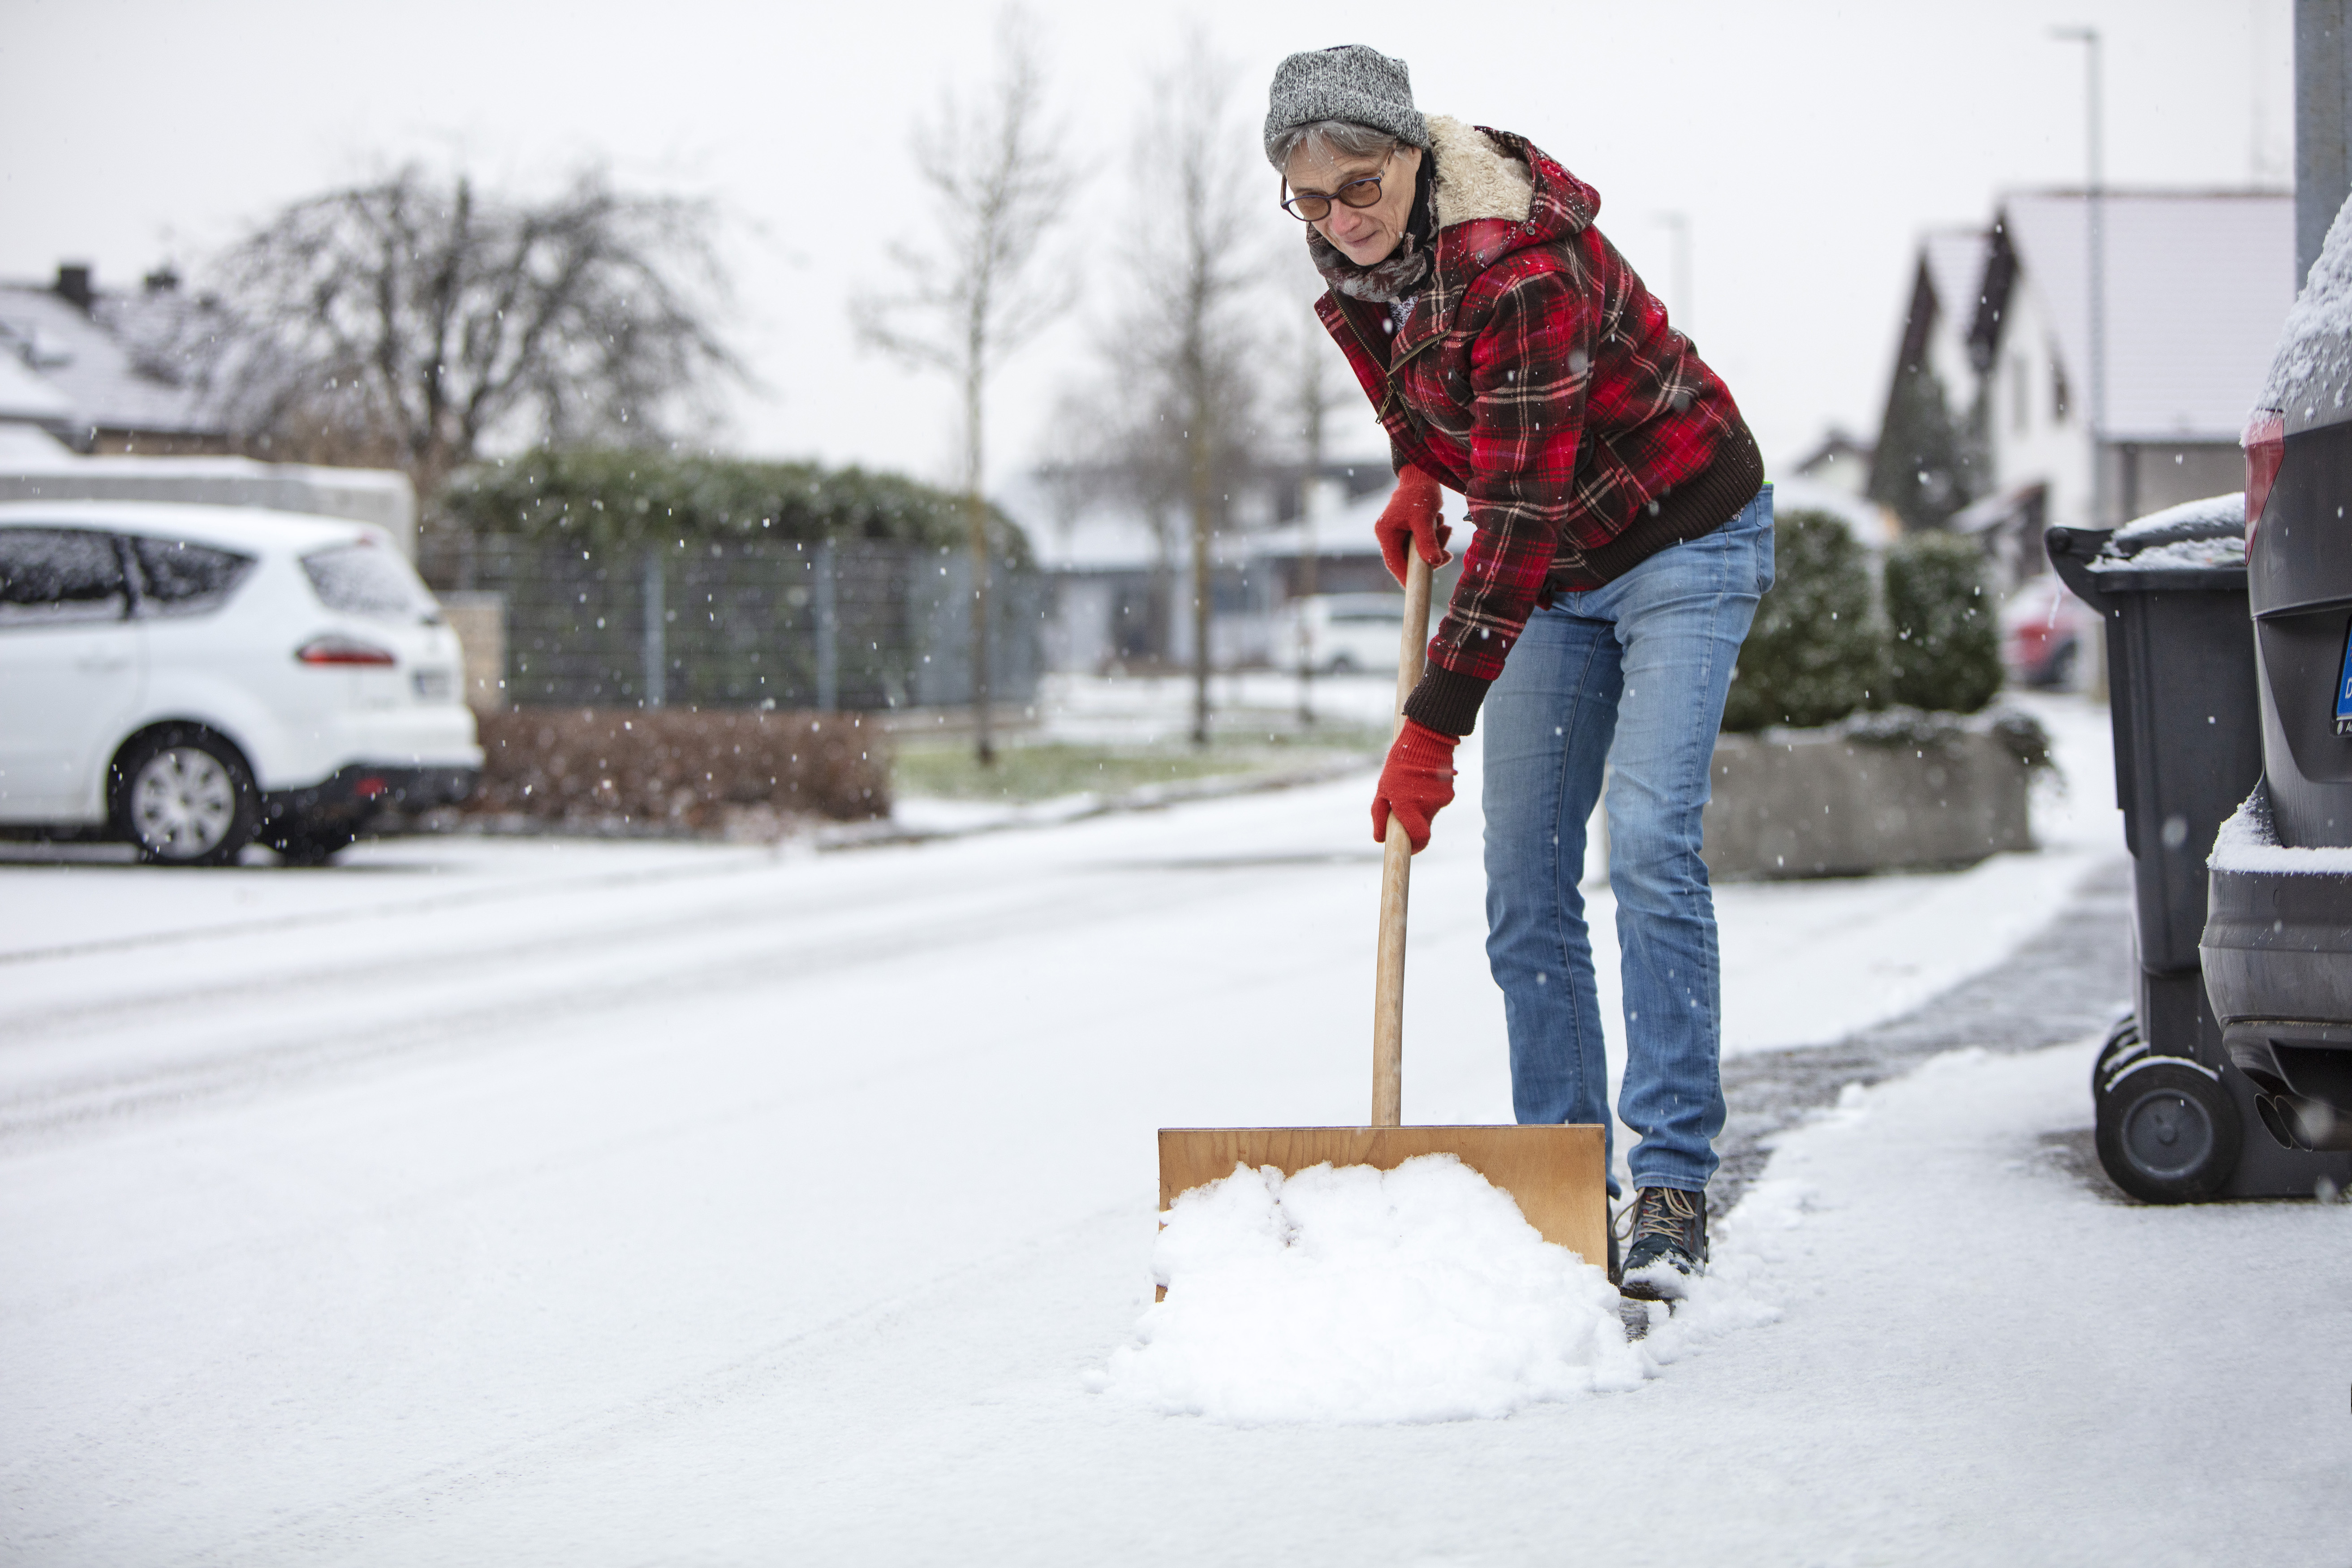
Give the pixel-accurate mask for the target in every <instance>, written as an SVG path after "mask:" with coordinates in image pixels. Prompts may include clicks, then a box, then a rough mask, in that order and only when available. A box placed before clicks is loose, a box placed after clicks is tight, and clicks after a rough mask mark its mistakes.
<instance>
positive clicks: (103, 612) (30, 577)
mask: <svg viewBox="0 0 2352 1568" xmlns="http://www.w3.org/2000/svg"><path fill="white" fill-rule="evenodd" d="M130 608H131V593H130V586H129V584H127V583H125V582H124V581H123V576H122V557H121V555H120V554H119V553H117V552H116V551H115V548H114V540H113V538H112V537H111V536H110V535H108V534H104V533H93V532H91V531H89V530H88V529H82V528H0V626H64V625H68V624H71V623H74V622H78V621H119V620H121V618H122V617H123V616H124V615H126V614H127V613H129V611H130Z"/></svg>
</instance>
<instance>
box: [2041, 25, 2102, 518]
mask: <svg viewBox="0 0 2352 1568" xmlns="http://www.w3.org/2000/svg"><path fill="white" fill-rule="evenodd" d="M2050 36H2051V37H2053V38H2057V39H2060V40H2062V41H2063V42H2066V43H2070V44H2081V45H2082V46H2084V47H2083V71H2084V106H2083V108H2084V117H2085V121H2086V124H2085V129H2084V143H2085V147H2086V151H2087V152H2088V154H2089V159H2090V188H2089V190H2088V191H2087V193H2086V195H2087V199H2088V206H2089V217H2090V231H2091V234H2090V239H2091V245H2090V251H2091V254H2090V274H2091V276H2090V283H2091V301H2090V303H2091V364H2090V371H2091V526H2092V527H2093V528H2102V527H2105V525H2106V521H2107V459H2106V453H2105V449H2104V447H2103V446H2102V442H2103V440H2104V438H2105V434H2106V428H2107V215H2106V205H2107V204H2106V174H2105V168H2104V166H2103V162H2102V159H2101V157H2100V151H2101V149H2100V144H2099V143H2100V137H2099V30H2098V29H2097V28H2096V27H2053V28H2051V29H2050Z"/></svg>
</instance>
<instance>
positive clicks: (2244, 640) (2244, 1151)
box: [2045, 495, 2352, 1203]
mask: <svg viewBox="0 0 2352 1568" xmlns="http://www.w3.org/2000/svg"><path fill="white" fill-rule="evenodd" d="M2244 530H2245V514H2244V505H2243V501H2242V498H2241V497H2238V496H2235V495H2231V496H2218V497H2215V498H2213V499H2212V500H2205V501H2191V502H2189V503H2188V504H2187V505H2184V506H2179V507H2173V508H2171V509H2169V510H2165V511H2161V512H2158V513H2155V514H2153V515H2151V516H2148V517H2144V518H2141V519H2139V520H2138V521H2135V522H2132V523H2129V524H2127V525H2126V526H2125V527H2123V528H2121V529H2117V530H2114V531H2107V530H2096V529H2073V528H2053V529H2051V530H2049V531H2048V533H2047V535H2046V539H2045V543H2046V547H2047V549H2048V550H2049V552H2050V559H2051V563H2052V564H2053V565H2054V566H2055V567H2056V568H2057V570H2058V574H2059V575H2060V577H2061V578H2063V580H2064V582H2065V583H2066V585H2067V586H2068V587H2069V588H2072V589H2073V590H2074V593H2075V594H2076V595H2079V596H2080V597H2081V598H2082V599H2083V600H2084V602H2085V603H2086V604H2088V605H2090V606H2091V607H2092V608H2093V609H2095V610H2096V611H2098V612H2099V614H2100V616H2101V617H2102V619H2103V620H2104V621H2105V630H2106V655H2107V671H2108V677H2107V679H2108V693H2109V699H2108V700H2109V703H2110V713H2111V716H2112V721H2113V725H2114V732H2115V753H2116V804H2117V805H2120V806H2121V807H2122V808H2123V813H2124V840H2125V846H2126V848H2127V849H2128V850H2129V851H2130V853H2131V858H2132V880H2133V886H2134V894H2135V900H2134V906H2135V907H2134V917H2135V918H2134V921H2133V932H2134V936H2135V939H2136V940H2135V948H2136V951H2137V959H2138V963H2137V971H2136V974H2135V984H2134V996H2133V1001H2134V1004H2135V1005H2134V1009H2133V1012H2132V1013H2131V1014H2130V1015H2129V1016H2126V1018H2125V1019H2124V1020H2122V1021H2121V1022H2120V1023H2118V1024H2117V1026H2116V1029H2115V1031H2114V1032H2113V1033H2112V1034H2111V1035H2110V1036H2109V1037H2108V1039H2107V1041H2106V1044H2105V1047H2104V1048H2103V1049H2102V1050H2101V1051H2100V1053H2099V1057H2098V1059H2097V1062H2096V1064H2095V1068H2094V1069H2093V1074H2092V1094H2093V1100H2094V1107H2095V1112H2096V1124H2097V1145H2098V1152H2099V1161H2100V1163H2101V1164H2102V1165H2104V1166H2105V1169H2106V1172H2107V1174H2108V1175H2109V1176H2110V1177H2111V1178H2113V1180H2114V1181H2115V1183H2116V1185H2117V1186H2119V1187H2121V1188H2123V1189H2124V1191H2126V1192H2127V1193H2129V1194H2132V1195H2133V1196H2135V1197H2137V1198H2140V1199H2143V1200H2145V1201H2147V1202H2149V1203H2195V1202H2201V1201H2203V1200H2206V1199H2209V1198H2218V1197H2275V1196H2284V1195H2289V1194H2298V1195H2299V1194H2309V1193H2310V1192H2311V1191H2312V1190H2313V1189H2314V1186H2315V1184H2316V1183H2317V1182H2318V1181H2319V1179H2320V1178H2322V1177H2323V1176H2325V1177H2328V1178H2330V1179H2333V1180H2336V1181H2338V1182H2341V1181H2344V1180H2346V1179H2347V1177H2352V1157H2346V1156H2336V1155H2333V1154H2319V1153H2313V1152H2307V1151H2302V1150H2287V1149H2282V1148H2280V1147H2278V1145H2277V1144H2276V1143H2275V1142H2273V1140H2272V1139H2271V1138H2270V1137H2269V1135H2268V1134H2267V1133H2266V1132H2265V1131H2263V1124H2262V1121H2261V1111H2260V1109H2259V1106H2258V1103H2257V1102H2258V1100H2259V1099H2260V1097H2261V1094H2262V1090H2261V1089H2260V1088H2259V1087H2258V1086H2257V1085H2256V1084H2254V1083H2253V1082H2252V1081H2251V1080H2250V1079H2247V1078H2246V1076H2245V1075H2244V1074H2243V1073H2242V1072H2241V1071H2239V1070H2238V1069H2237V1068H2234V1067H2233V1066H2232V1065H2231V1061H2230V1056H2229V1051H2228V1048H2227V1046H2226V1043H2225V1040H2224V1038H2223V1032H2222V1028H2221V1022H2220V1020H2219V1019H2218V1018H2217V1017H2216V1016H2215V1014H2214V1012H2213V1009H2212V1007H2211V1005H2210V1003H2209V1001H2208V999H2207V995H2206V985H2205V976H2204V973H2203V963H2202V955H2201V954H2200V950H2199V945H2198V944H2199V940H2200V936H2201V935H2202V934H2203V932H2204V930H2205V925H2206V898H2207V879H2208V870H2207V866H2206V862H2207V859H2208V858H2209V857H2210V854H2211V852H2212V848H2213V842H2214V839H2215V837H2216V835H2217V833H2218V831H2219V829H2220V827H2221V823H2222V822H2223V820H2224V819H2225V818H2227V817H2229V816H2231V813H2232V812H2233V811H2235V810H2236V809H2237V807H2238V805H2239V804H2240V803H2241V802H2242V801H2243V800H2244V799H2245V797H2246V795H2247V793H2248V792H2249V791H2250V790H2252V787H2253V785H2254V784H2255V781H2256V780H2257V779H2258V778H2259V777H2260V776H2261V774H2262V770H2263V747H2262V731H2261V724H2260V720H2259V717H2258V713H2259V708H2258V704H2257V701H2256V697H2255V688H2256V685H2257V680H2256V676H2255V665H2254V648H2253V638H2252V636H2251V634H2250V632H2249V629H2248V624H2247V608H2246V605H2247V600H2246V567H2245V560H2244V553H2243V539H2244Z"/></svg>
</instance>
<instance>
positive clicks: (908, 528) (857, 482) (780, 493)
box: [441, 447, 1030, 566]
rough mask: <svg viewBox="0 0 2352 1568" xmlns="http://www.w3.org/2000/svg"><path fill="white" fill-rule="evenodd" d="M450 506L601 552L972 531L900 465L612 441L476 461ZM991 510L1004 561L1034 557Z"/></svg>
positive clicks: (484, 525) (915, 539)
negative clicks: (746, 455) (696, 452)
mask: <svg viewBox="0 0 2352 1568" xmlns="http://www.w3.org/2000/svg"><path fill="white" fill-rule="evenodd" d="M441 505H442V508H443V510H444V511H445V512H446V514H447V516H448V518H449V520H450V521H453V522H455V523H457V525H458V526H459V527H460V528H461V529H462V530H464V531H468V532H472V533H476V534H508V535H512V536H516V537H520V538H524V539H546V538H564V539H571V540H576V541H578V542H581V543H582V544H583V545H585V546H587V547H589V548H592V549H593V548H606V547H613V546H625V545H643V544H647V543H654V542H666V541H675V540H678V539H701V540H728V539H743V540H752V539H760V540H779V541H795V540H797V541H802V542H811V543H814V542H816V541H818V540H823V539H866V540H874V541H877V542H883V541H887V542H898V543H904V544H927V545H931V546H934V547H940V548H960V547H962V546H964V545H966V544H967V543H968V542H969V541H970V538H971V533H970V524H969V521H967V518H966V515H965V512H964V503H963V498H962V497H961V496H958V495H955V494H952V493H950V492H949V491H946V490H942V489H937V488H935V487H933V486H930V485H926V484H919V483H917V482H916V481H915V480H913V479H902V478H900V477H899V476H898V475H896V474H877V473H868V472H866V470H865V469H863V468H821V467H819V466H817V465H816V464H814V463H754V462H742V461H738V460H736V459H733V458H712V457H681V456H677V455H675V454H670V453H664V452H639V451H627V450H614V449H610V448H593V447H592V448H563V449H549V448H541V449H540V450H536V451H532V452H527V453H525V454H523V455H522V456H520V457H518V458H509V459H507V460H506V461H504V462H498V463H481V464H477V465H475V466H474V467H472V468H467V469H466V470H465V471H464V472H462V473H460V474H459V475H458V476H457V479H456V480H455V481H454V482H453V483H452V484H451V485H450V487H449V489H448V491H447V492H446V495H445V496H444V498H443V500H442V503H441ZM989 517H990V528H991V531H992V543H993V545H994V551H995V553H996V555H997V556H998V558H999V559H1002V560H1003V561H1005V562H1006V563H1008V564H1011V565H1014V566H1026V565H1028V564H1029V562H1030V553H1029V542H1028V539H1027V538H1026V536H1025V535H1024V534H1023V533H1022V531H1021V530H1020V528H1019V526H1018V525H1016V524H1015V523H1014V522H1013V521H1012V520H1011V519H1010V518H1008V517H1006V516H1005V515H1004V513H1003V512H1002V511H1000V510H997V509H996V508H994V507H991V508H990V509H989Z"/></svg>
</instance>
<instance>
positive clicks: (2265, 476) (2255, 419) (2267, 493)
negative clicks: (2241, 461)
mask: <svg viewBox="0 0 2352 1568" xmlns="http://www.w3.org/2000/svg"><path fill="white" fill-rule="evenodd" d="M2238 445H2240V446H2241V447H2244V448H2245V449H2246V542H2247V543H2248V544H2252V542H2254V524H2256V523H2258V522H2260V521H2262V520H2263V507H2265V506H2267V505H2268V504H2270V499H2271V486H2272V485H2273V483H2275V482H2276V481H2277V479H2278V471H2279V463H2280V461H2281V460H2282V459H2284V458H2285V457H2286V416H2285V415H2284V414H2282V413H2280V412H2279V411H2278V410H2277V409H2275V408H2257V409H2255V410H2254V411H2253V413H2252V415H2250V416H2248V417H2247V419H2246V433H2245V435H2243V436H2242V437H2239V441H2238Z"/></svg>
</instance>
